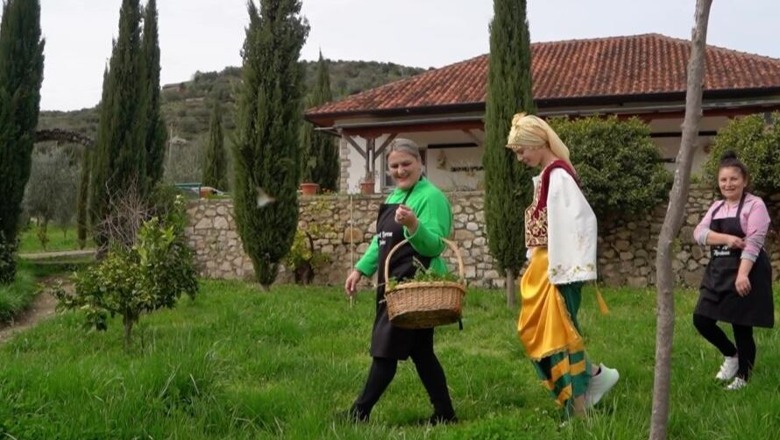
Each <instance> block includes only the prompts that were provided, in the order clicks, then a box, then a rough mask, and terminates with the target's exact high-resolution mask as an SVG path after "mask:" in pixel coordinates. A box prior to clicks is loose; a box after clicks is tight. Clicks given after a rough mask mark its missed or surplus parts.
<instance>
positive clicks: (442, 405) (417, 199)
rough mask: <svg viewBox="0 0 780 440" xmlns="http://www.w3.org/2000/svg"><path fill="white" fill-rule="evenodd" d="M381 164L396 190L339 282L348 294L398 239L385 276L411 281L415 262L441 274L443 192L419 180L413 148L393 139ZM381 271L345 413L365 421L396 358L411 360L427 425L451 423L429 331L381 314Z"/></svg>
mask: <svg viewBox="0 0 780 440" xmlns="http://www.w3.org/2000/svg"><path fill="white" fill-rule="evenodd" d="M387 164H388V168H389V171H390V175H391V176H392V178H393V180H394V182H395V185H396V188H395V190H394V191H393V192H392V193H391V194H390V195H389V196H388V197H387V199H386V200H385V203H383V204H382V205H381V206H380V207H379V213H378V215H377V221H376V231H377V233H376V236H375V237H374V239H373V240H372V241H371V244H370V245H369V247H368V250H367V251H366V253H365V254H364V255H363V257H362V258H360V260H359V261H358V262H357V264H356V265H355V269H354V270H353V271H352V272H351V273H350V274H349V276H348V277H347V280H346V282H345V283H344V290H345V291H346V294H347V295H348V296H350V297H351V296H353V295H355V293H356V292H357V288H356V287H357V283H358V282H359V281H360V279H361V278H363V277H371V276H372V275H373V274H374V273H375V272H377V269H383V268H384V266H385V261H386V259H387V255H388V254H389V252H390V250H391V249H392V248H393V247H394V246H395V245H396V244H398V243H399V242H401V241H403V240H404V239H406V240H408V243H406V244H404V245H403V246H401V247H400V248H399V249H398V250H397V251H396V252H395V253H394V254H393V256H392V258H391V260H390V264H389V269H390V270H389V272H390V277H391V278H395V279H397V280H402V279H407V278H412V277H413V276H414V274H415V271H416V267H415V265H414V264H413V261H414V259H417V260H419V261H420V262H421V263H422V264H423V265H424V266H426V267H428V268H429V270H431V271H434V272H436V273H446V272H447V265H446V264H445V262H444V260H443V259H442V258H441V257H440V254H441V253H442V251H444V249H445V247H446V244H445V243H444V242H443V241H442V238H446V237H448V236H449V235H450V232H451V229H452V208H451V207H450V203H449V201H448V200H447V197H446V196H445V195H444V193H442V192H441V190H439V189H438V188H437V187H436V186H434V185H433V184H432V183H431V182H429V181H428V180H427V179H426V178H425V177H423V176H422V160H421V158H420V150H419V147H418V146H417V144H415V143H414V142H412V141H410V140H408V139H396V140H395V141H393V142H392V143H391V145H390V152H389V153H388V155H387ZM385 281H386V280H385V279H384V270H379V272H378V280H377V289H376V318H375V320H374V328H373V335H372V337H371V356H372V357H373V362H372V364H371V369H370V370H369V373H368V379H367V380H366V385H365V387H364V389H363V392H362V393H361V394H360V396H358V398H357V400H355V403H354V404H353V405H352V407H351V408H350V410H349V412H348V416H349V418H350V419H352V420H355V421H367V420H368V418H369V416H370V414H371V410H372V408H373V407H374V405H375V404H376V403H377V401H379V398H380V397H381V396H382V393H384V391H385V389H387V386H388V385H390V382H391V381H392V380H393V377H394V376H395V372H396V368H397V366H398V361H399V360H406V359H408V358H409V357H411V358H412V361H413V362H414V365H415V367H416V369H417V374H419V376H420V379H421V380H422V383H423V385H424V386H425V389H426V391H427V392H428V395H429V396H430V399H431V403H432V404H433V408H434V412H433V415H432V416H431V417H430V418H429V419H428V422H429V423H431V424H439V423H451V422H454V421H456V418H455V411H454V410H453V408H452V401H451V400H450V395H449V391H448V390H447V379H446V377H445V376H444V370H443V369H442V367H441V364H440V363H439V360H438V358H437V357H436V354H435V353H434V352H433V329H432V328H428V329H419V330H409V329H402V328H398V327H394V326H393V325H392V324H391V323H390V321H389V319H388V315H387V307H386V305H385V302H384V296H385Z"/></svg>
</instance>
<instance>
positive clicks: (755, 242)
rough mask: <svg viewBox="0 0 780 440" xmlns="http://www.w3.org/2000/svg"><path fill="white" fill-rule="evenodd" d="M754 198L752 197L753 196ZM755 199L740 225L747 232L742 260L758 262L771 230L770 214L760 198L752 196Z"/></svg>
mask: <svg viewBox="0 0 780 440" xmlns="http://www.w3.org/2000/svg"><path fill="white" fill-rule="evenodd" d="M751 196H752V195H751ZM751 198H752V199H753V203H752V206H751V207H750V211H748V212H747V213H746V214H743V215H742V218H741V219H739V220H740V225H741V226H742V230H743V231H744V232H745V244H746V246H745V249H744V250H743V251H742V258H747V259H749V260H752V261H756V258H758V254H759V252H761V248H763V247H764V241H765V240H766V233H767V231H768V230H769V223H770V222H771V221H770V219H769V212H768V211H767V209H766V205H765V204H764V201H763V200H761V198H760V197H756V196H752V197H751Z"/></svg>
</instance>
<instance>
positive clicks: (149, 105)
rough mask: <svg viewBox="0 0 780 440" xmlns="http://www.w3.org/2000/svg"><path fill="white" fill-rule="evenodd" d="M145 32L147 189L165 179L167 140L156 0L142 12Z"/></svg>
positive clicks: (143, 87) (143, 82)
mask: <svg viewBox="0 0 780 440" xmlns="http://www.w3.org/2000/svg"><path fill="white" fill-rule="evenodd" d="M143 21H144V26H143V34H142V42H141V57H140V59H139V62H140V63H141V66H140V68H139V70H140V75H141V96H142V99H141V105H142V110H141V113H140V114H141V116H143V117H144V118H143V119H139V122H143V126H141V127H139V129H140V130H142V131H143V132H144V137H145V139H144V145H145V154H146V189H147V190H151V188H152V187H154V185H155V184H156V183H157V182H158V181H159V180H160V179H161V178H162V175H163V164H164V160H165V143H166V141H167V138H168V135H167V132H166V130H165V120H164V119H163V115H162V112H161V111H160V38H159V34H158V30H157V27H158V26H157V0H148V2H147V3H146V7H144V13H143Z"/></svg>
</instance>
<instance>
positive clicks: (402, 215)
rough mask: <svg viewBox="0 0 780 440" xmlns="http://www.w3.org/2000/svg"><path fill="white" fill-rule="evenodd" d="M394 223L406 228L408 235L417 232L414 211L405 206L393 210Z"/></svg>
mask: <svg viewBox="0 0 780 440" xmlns="http://www.w3.org/2000/svg"><path fill="white" fill-rule="evenodd" d="M395 222H396V223H398V224H401V225H404V226H406V229H408V230H409V233H410V234H414V232H415V231H417V224H418V221H417V216H416V215H414V211H412V209H411V208H409V207H408V206H406V205H399V206H398V209H396V210H395Z"/></svg>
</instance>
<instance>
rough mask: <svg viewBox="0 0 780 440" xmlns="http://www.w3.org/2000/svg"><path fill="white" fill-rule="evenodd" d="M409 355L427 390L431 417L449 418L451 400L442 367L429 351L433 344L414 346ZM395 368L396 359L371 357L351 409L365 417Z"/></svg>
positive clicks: (431, 349)
mask: <svg viewBox="0 0 780 440" xmlns="http://www.w3.org/2000/svg"><path fill="white" fill-rule="evenodd" d="M410 357H411V358H412V361H413V362H414V366H415V368H416V369H417V374H418V375H419V376H420V380H421V381H422V383H423V386H425V390H426V391H427V392H428V397H430V400H431V404H433V409H434V416H441V417H444V418H451V417H453V416H454V415H455V411H454V409H453V408H452V400H451V399H450V393H449V390H448V389H447V378H446V377H445V376H444V369H443V368H442V367H441V364H440V363H439V359H438V358H437V357H436V354H434V352H433V346H432V345H431V346H426V347H419V348H416V349H415V350H414V351H412V353H411V354H410ZM397 368H398V360H396V359H388V358H378V357H375V358H373V362H372V363H371V369H370V370H369V372H368V379H367V380H366V385H365V387H364V388H363V392H362V393H361V394H360V396H358V398H357V400H355V403H354V404H353V406H352V410H353V411H354V412H355V413H356V415H357V416H359V417H361V418H368V416H369V415H370V414H371V410H372V409H373V408H374V405H376V403H377V402H378V401H379V398H380V397H382V394H383V393H384V392H385V390H386V389H387V387H388V385H390V382H392V380H393V378H394V377H395V372H396V370H397Z"/></svg>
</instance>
